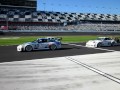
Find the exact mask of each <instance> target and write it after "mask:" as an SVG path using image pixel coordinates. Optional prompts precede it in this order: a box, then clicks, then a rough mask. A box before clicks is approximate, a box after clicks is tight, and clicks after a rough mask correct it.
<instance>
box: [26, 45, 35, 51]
mask: <svg viewBox="0 0 120 90" xmlns="http://www.w3.org/2000/svg"><path fill="white" fill-rule="evenodd" d="M32 50H33V48H32V46H30V45H28V46H26V47H25V51H28V52H30V51H32Z"/></svg>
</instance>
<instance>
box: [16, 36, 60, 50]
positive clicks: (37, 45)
mask: <svg viewBox="0 0 120 90" xmlns="http://www.w3.org/2000/svg"><path fill="white" fill-rule="evenodd" d="M60 48H61V41H60V40H59V39H58V38H54V37H47V38H38V39H37V40H35V41H32V42H27V43H24V44H21V45H18V46H17V51H29V52H30V51H32V50H44V49H50V50H55V49H60Z"/></svg>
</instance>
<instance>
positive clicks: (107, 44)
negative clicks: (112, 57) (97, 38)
mask: <svg viewBox="0 0 120 90" xmlns="http://www.w3.org/2000/svg"><path fill="white" fill-rule="evenodd" d="M110 45H111V39H110V38H105V39H104V46H110Z"/></svg>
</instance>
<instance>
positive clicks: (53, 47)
mask: <svg viewBox="0 0 120 90" xmlns="http://www.w3.org/2000/svg"><path fill="white" fill-rule="evenodd" d="M49 48H50V50H55V49H57V47H56V45H54V44H52V45H50V47H49Z"/></svg>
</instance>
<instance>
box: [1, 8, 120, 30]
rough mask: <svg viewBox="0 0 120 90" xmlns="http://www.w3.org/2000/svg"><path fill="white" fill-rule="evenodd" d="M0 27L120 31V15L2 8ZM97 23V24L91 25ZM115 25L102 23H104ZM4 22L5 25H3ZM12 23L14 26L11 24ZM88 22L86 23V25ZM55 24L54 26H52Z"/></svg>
mask: <svg viewBox="0 0 120 90" xmlns="http://www.w3.org/2000/svg"><path fill="white" fill-rule="evenodd" d="M0 21H1V23H0V26H5V25H6V24H7V23H8V24H9V28H10V29H12V28H13V27H15V28H14V29H16V30H81V31H85V30H94V31H120V24H118V23H117V24H114V22H120V15H115V14H114V15H111V14H94V13H66V12H48V11H35V10H31V9H17V8H15V9H8V8H0ZM92 21H97V23H89V22H92ZM105 21H106V22H111V21H112V22H113V23H109V24H107V23H102V22H105ZM2 22H3V23H2ZM11 22H12V24H10V23H11ZM85 22H86V23H85ZM52 23H53V24H52Z"/></svg>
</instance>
